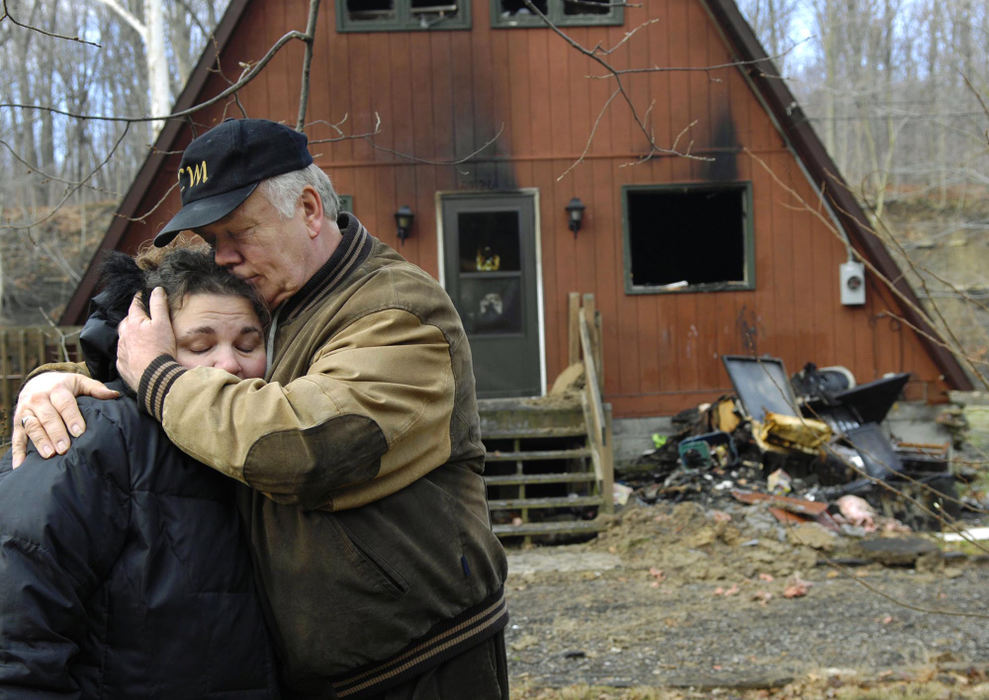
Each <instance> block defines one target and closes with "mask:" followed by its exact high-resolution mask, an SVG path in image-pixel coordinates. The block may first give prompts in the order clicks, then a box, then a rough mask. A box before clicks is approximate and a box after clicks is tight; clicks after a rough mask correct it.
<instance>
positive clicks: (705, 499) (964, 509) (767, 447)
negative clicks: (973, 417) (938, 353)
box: [622, 355, 981, 531]
mask: <svg viewBox="0 0 989 700" xmlns="http://www.w3.org/2000/svg"><path fill="white" fill-rule="evenodd" d="M723 359H724V365H725V369H726V371H727V373H728V375H729V377H730V378H731V383H732V386H733V387H734V390H735V391H734V393H733V394H728V395H725V396H722V397H721V398H719V399H718V400H717V401H715V402H714V403H711V404H704V405H701V406H698V407H696V408H692V409H689V410H686V411H683V412H681V413H680V414H678V415H677V416H675V417H674V419H673V421H674V426H675V428H676V432H675V434H674V435H672V436H669V437H661V436H655V437H654V440H655V442H656V449H654V450H652V451H650V452H648V453H646V454H645V455H643V456H642V457H641V458H640V460H639V463H638V465H637V471H636V472H635V475H634V476H633V475H628V478H624V477H623V478H622V483H623V484H624V485H625V487H626V488H627V489H629V491H630V493H634V496H635V497H636V498H638V499H639V500H641V501H644V502H646V503H655V502H656V501H658V500H667V501H673V502H679V501H685V500H690V501H697V502H701V503H704V504H709V505H712V506H716V505H717V502H718V501H721V500H723V499H733V500H736V501H741V502H744V503H754V502H758V501H765V500H769V501H771V502H770V504H769V505H770V507H771V510H772V512H773V514H774V515H776V517H777V518H778V519H779V520H781V521H785V522H795V521H804V520H815V521H817V522H819V523H821V524H823V525H825V526H827V527H829V528H838V527H843V526H844V527H848V526H853V527H856V528H860V529H864V530H866V531H869V530H870V529H872V528H874V527H875V526H876V525H875V523H876V521H877V520H879V519H882V520H883V521H884V522H887V523H888V522H893V523H896V524H899V525H902V526H903V527H904V528H909V529H912V530H940V529H943V528H944V525H945V523H946V522H952V521H954V520H957V519H958V518H960V517H963V516H964V515H966V514H967V513H970V512H974V511H976V510H981V507H980V506H979V507H975V506H977V505H978V504H975V506H974V505H973V504H971V503H967V502H966V500H965V499H961V498H959V495H958V486H957V484H956V479H957V477H956V475H955V474H953V473H952V471H951V470H950V469H949V462H950V451H951V448H952V446H951V443H950V442H949V443H944V444H921V443H910V442H904V441H901V440H899V439H897V438H896V437H894V436H893V435H891V434H890V432H889V431H888V430H887V429H886V428H885V427H884V421H885V419H886V416H887V414H888V413H889V411H890V409H891V408H892V406H893V404H894V403H895V402H896V401H897V399H898V398H899V397H900V395H901V393H902V391H903V388H904V386H905V385H906V383H907V381H908V379H909V376H910V375H909V374H903V373H901V374H893V375H889V376H887V377H883V378H882V379H878V380H876V381H873V382H869V383H867V384H861V385H857V384H856V383H855V379H854V377H853V376H852V374H851V373H850V372H849V371H848V370H847V369H845V368H843V367H831V368H820V369H819V368H817V367H816V366H815V365H814V364H812V363H808V364H807V365H806V366H804V368H803V369H802V370H800V371H799V372H797V373H796V374H794V375H793V376H788V375H787V373H786V371H785V369H784V367H783V363H782V361H781V360H779V359H777V358H773V357H747V356H738V355H736V356H725V357H724V358H723Z"/></svg>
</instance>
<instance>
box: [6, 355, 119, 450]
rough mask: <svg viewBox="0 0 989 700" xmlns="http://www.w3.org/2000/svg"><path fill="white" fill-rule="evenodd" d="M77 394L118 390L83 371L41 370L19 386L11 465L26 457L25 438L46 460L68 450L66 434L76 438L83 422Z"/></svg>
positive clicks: (112, 394)
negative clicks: (20, 387) (79, 372)
mask: <svg viewBox="0 0 989 700" xmlns="http://www.w3.org/2000/svg"><path fill="white" fill-rule="evenodd" d="M77 396H92V397H94V398H97V399H113V398H116V397H118V396H120V393H119V392H116V391H113V390H112V389H107V388H106V386H104V385H103V384H102V383H101V382H98V381H96V380H95V379H90V378H89V377H87V376H85V375H82V374H71V373H67V372H44V373H43V374H39V375H38V376H37V377H33V378H32V379H31V380H30V381H29V382H27V383H26V384H25V385H24V388H23V389H21V393H20V395H19V396H18V398H17V408H16V409H15V410H14V433H13V435H12V436H11V443H12V445H11V450H10V451H11V458H12V465H13V467H14V468H15V469H16V468H17V467H19V466H21V464H23V463H24V458H25V457H26V456H27V441H28V438H30V439H31V442H33V443H34V446H35V447H37V448H38V452H39V453H40V454H41V456H42V457H44V458H45V459H48V458H49V457H51V456H52V455H54V454H55V453H58V454H65V452H66V450H68V449H69V433H71V434H72V435H73V436H75V437H79V436H80V435H82V434H83V432H84V431H85V430H86V422H85V421H84V420H83V419H82V414H81V413H79V405H78V404H77V403H76V397H77Z"/></svg>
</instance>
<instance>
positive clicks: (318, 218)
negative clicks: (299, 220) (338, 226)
mask: <svg viewBox="0 0 989 700" xmlns="http://www.w3.org/2000/svg"><path fill="white" fill-rule="evenodd" d="M299 201H300V203H301V204H302V217H303V219H304V220H305V222H306V227H307V228H308V229H309V231H310V235H311V236H312V237H315V236H317V235H318V234H319V232H320V229H321V227H322V225H323V200H322V199H320V197H319V193H318V192H317V191H316V188H314V187H313V186H312V185H306V186H305V187H303V188H302V194H301V195H299Z"/></svg>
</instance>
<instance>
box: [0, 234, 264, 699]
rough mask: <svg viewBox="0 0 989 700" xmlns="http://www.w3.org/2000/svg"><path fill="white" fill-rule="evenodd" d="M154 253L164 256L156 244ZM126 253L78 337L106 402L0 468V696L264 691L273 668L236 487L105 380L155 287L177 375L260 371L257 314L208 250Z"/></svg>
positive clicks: (119, 385) (91, 403)
mask: <svg viewBox="0 0 989 700" xmlns="http://www.w3.org/2000/svg"><path fill="white" fill-rule="evenodd" d="M159 252H160V251H159ZM140 264H141V265H142V266H143V267H144V268H145V269H141V268H140V267H139V266H138V263H136V262H135V261H133V260H132V259H130V258H128V257H127V256H123V255H116V256H114V257H112V258H110V259H108V261H107V264H106V265H105V266H104V281H105V288H104V290H103V292H101V293H100V294H99V295H98V296H97V297H96V298H95V299H94V300H93V301H94V309H95V310H94V313H93V314H92V315H91V317H90V319H89V321H87V323H86V326H85V328H84V330H83V335H82V341H83V342H82V345H83V351H84V354H85V359H86V363H87V366H88V367H89V370H90V372H91V373H92V374H93V376H94V377H95V378H97V379H101V380H103V381H110V380H114V381H113V382H112V384H111V386H112V388H115V389H117V390H118V391H120V392H121V398H119V399H117V400H113V401H98V400H83V401H80V408H81V409H82V411H83V416H84V418H85V420H86V423H87V425H88V426H89V429H88V430H87V431H86V432H85V433H84V434H83V435H82V436H81V437H79V438H77V439H76V440H75V441H74V442H73V445H72V447H71V449H70V450H69V451H68V453H67V454H65V455H62V456H56V457H54V458H52V459H48V460H45V459H41V457H40V456H39V455H38V454H37V453H35V452H31V453H29V455H28V461H27V462H26V463H25V464H24V465H23V467H22V468H19V469H17V470H16V471H12V470H11V469H10V455H9V454H8V455H6V456H5V457H4V459H3V461H2V463H0V697H4V698H6V697H32V698H33V697H39V696H46V697H47V696H49V695H55V694H57V695H58V696H59V697H80V698H94V697H115V698H138V697H140V698H155V697H160V698H214V697H215V698H219V697H224V698H232V697H236V698H268V697H276V696H277V682H276V679H275V671H274V662H273V657H272V652H271V647H270V644H269V640H268V637H267V633H266V631H265V628H264V623H263V618H262V612H261V607H260V604H259V602H258V597H257V594H256V592H255V588H254V583H253V580H252V576H251V564H250V555H249V552H248V550H247V544H246V541H245V540H244V538H243V536H242V532H241V528H240V522H239V519H238V516H237V512H236V507H235V504H234V498H233V495H234V494H233V488H234V482H232V481H230V480H229V479H226V478H224V477H223V476H221V475H219V474H218V473H216V472H214V471H213V470H211V469H208V468H206V467H204V466H202V465H200V464H198V463H197V462H195V461H194V460H192V459H191V458H190V457H188V456H186V455H184V454H183V453H182V452H180V451H179V450H178V449H177V448H175V447H174V446H173V445H172V444H171V443H170V442H169V441H168V438H167V437H166V435H165V433H164V432H163V431H162V429H161V427H160V426H159V424H158V423H157V421H155V420H153V419H151V418H150V417H148V416H147V415H146V414H144V413H143V412H142V411H141V410H139V408H138V405H137V403H136V402H135V401H134V400H133V398H132V396H128V395H126V394H127V393H129V391H128V390H127V389H126V386H125V385H124V384H123V382H120V381H119V379H117V378H116V372H115V369H114V364H115V354H116V330H115V329H116V325H117V323H118V322H119V320H120V319H121V318H123V317H124V316H125V315H126V313H127V307H128V305H129V303H130V300H131V298H132V297H133V295H134V293H135V292H137V291H143V292H144V293H145V294H144V296H145V298H146V297H147V291H148V290H149V289H151V288H153V287H155V286H162V287H164V288H165V291H166V292H167V294H168V298H169V302H170V306H171V308H170V311H171V315H172V323H173V326H174V328H175V332H176V340H177V345H178V351H177V353H176V354H177V357H176V359H177V360H178V361H179V362H181V363H182V364H184V365H185V366H187V367H199V366H214V367H222V368H223V369H226V370H227V371H228V372H230V373H231V375H233V376H231V381H236V380H237V379H235V378H239V379H247V378H252V377H261V376H263V375H264V370H265V348H264V321H265V320H266V316H265V311H264V308H263V305H262V304H261V303H260V302H259V301H258V300H257V297H256V296H255V295H254V293H253V291H252V290H251V288H250V287H249V286H248V285H246V284H245V283H243V282H241V281H240V280H237V279H236V278H235V277H233V276H232V275H230V274H229V273H228V272H226V271H225V270H223V269H222V268H219V267H217V266H216V265H215V263H214V262H213V255H212V253H211V252H210V250H209V249H208V248H201V249H181V248H180V249H174V250H171V251H168V252H166V253H164V255H163V256H161V259H160V260H157V261H156V260H153V259H151V258H142V259H140Z"/></svg>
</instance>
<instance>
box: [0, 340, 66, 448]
mask: <svg viewBox="0 0 989 700" xmlns="http://www.w3.org/2000/svg"><path fill="white" fill-rule="evenodd" d="M79 330H80V328H79V327H78V326H69V327H64V326H63V327H54V326H27V327H0V448H2V450H0V452H2V451H4V450H6V448H7V445H8V444H9V442H10V428H11V425H10V417H11V415H12V414H13V412H14V404H15V403H17V392H18V390H19V389H20V387H21V384H22V383H23V382H24V377H25V376H26V375H27V374H28V373H29V372H30V371H31V370H33V369H34V368H35V367H37V366H38V365H42V364H44V363H46V362H64V361H76V360H78V359H79V357H80V352H79Z"/></svg>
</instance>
